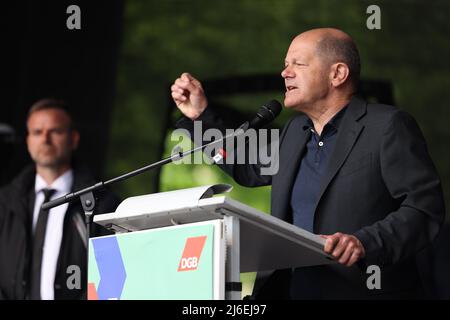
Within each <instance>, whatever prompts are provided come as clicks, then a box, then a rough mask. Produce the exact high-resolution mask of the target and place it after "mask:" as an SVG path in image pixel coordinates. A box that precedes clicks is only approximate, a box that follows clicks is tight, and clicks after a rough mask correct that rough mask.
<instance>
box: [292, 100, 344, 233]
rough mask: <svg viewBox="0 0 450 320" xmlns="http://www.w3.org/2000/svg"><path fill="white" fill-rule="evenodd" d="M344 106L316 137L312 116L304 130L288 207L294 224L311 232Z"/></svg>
mask: <svg viewBox="0 0 450 320" xmlns="http://www.w3.org/2000/svg"><path fill="white" fill-rule="evenodd" d="M346 109H347V107H344V108H343V109H342V110H341V111H339V112H338V113H337V114H336V115H335V116H334V117H333V118H332V119H331V120H330V121H329V122H328V123H327V124H326V125H325V126H324V127H323V130H322V134H321V135H320V136H319V135H318V134H317V133H316V131H315V130H314V125H313V123H312V121H311V119H307V121H306V122H305V124H304V126H303V130H310V131H311V135H310V139H309V141H308V142H307V144H306V149H305V153H304V154H303V158H302V160H301V163H300V166H299V169H298V173H297V178H296V179H295V183H294V187H293V188H292V194H291V208H292V215H293V223H294V225H296V226H298V227H300V228H302V229H305V230H308V231H310V232H313V230H314V211H315V209H316V208H315V205H316V203H317V200H318V199H317V198H318V197H319V192H320V183H321V180H322V178H323V176H324V174H325V171H326V168H327V165H328V161H329V158H330V155H331V152H333V149H334V146H335V143H336V137H337V131H338V127H339V123H340V120H341V119H342V116H343V115H344V113H345V110H346Z"/></svg>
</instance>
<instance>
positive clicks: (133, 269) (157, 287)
mask: <svg viewBox="0 0 450 320" xmlns="http://www.w3.org/2000/svg"><path fill="white" fill-rule="evenodd" d="M213 235H214V226H213V225H204V226H194V227H192V226H191V227H176V228H174V227H170V228H162V229H158V230H150V231H142V232H133V233H130V234H122V235H118V236H117V237H118V243H119V247H120V251H121V253H122V259H123V261H124V265H125V270H126V273H127V279H126V282H125V286H124V290H123V292H122V296H121V299H212V298H213ZM198 236H207V238H206V241H205V245H204V247H203V250H202V253H201V256H200V260H199V262H198V267H197V269H196V270H189V271H180V272H179V271H178V266H179V263H180V259H181V257H182V254H183V250H184V247H185V244H186V239H187V238H190V237H198Z"/></svg>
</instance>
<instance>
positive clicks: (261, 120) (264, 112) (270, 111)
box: [249, 100, 283, 129]
mask: <svg viewBox="0 0 450 320" xmlns="http://www.w3.org/2000/svg"><path fill="white" fill-rule="evenodd" d="M282 108H283V107H282V106H281V103H279V102H278V101H277V100H270V101H269V102H268V103H266V104H265V105H263V106H261V108H259V110H258V112H257V113H256V117H254V118H253V119H252V120H251V121H250V122H249V128H253V129H258V128H261V127H264V126H265V125H266V124H269V123H270V122H272V121H273V120H274V119H275V118H276V117H277V116H278V115H279V114H280V112H281V109H282Z"/></svg>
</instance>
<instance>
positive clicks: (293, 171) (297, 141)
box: [272, 117, 311, 221]
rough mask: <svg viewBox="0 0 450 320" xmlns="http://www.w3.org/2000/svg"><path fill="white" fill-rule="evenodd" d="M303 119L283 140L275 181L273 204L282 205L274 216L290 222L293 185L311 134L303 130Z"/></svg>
mask: <svg viewBox="0 0 450 320" xmlns="http://www.w3.org/2000/svg"><path fill="white" fill-rule="evenodd" d="M302 120H303V117H301V118H298V119H296V120H294V121H293V123H292V126H293V127H292V128H288V132H286V136H285V138H284V140H283V145H282V146H281V148H282V150H280V152H281V153H282V154H280V169H279V170H280V171H279V174H278V175H277V179H276V182H275V181H274V184H275V185H274V186H273V189H274V190H276V191H275V192H273V193H272V194H273V197H274V198H277V199H273V201H272V203H278V204H280V205H279V206H277V207H273V208H272V215H274V216H275V217H277V218H280V219H283V220H285V221H289V220H290V219H291V218H290V217H289V210H288V207H289V201H290V198H291V190H292V185H293V184H294V181H295V178H296V177H297V171H298V167H299V165H300V161H301V158H302V154H303V152H304V150H305V146H306V143H307V141H308V140H309V138H310V135H311V132H310V131H309V130H304V129H303V124H304V121H302Z"/></svg>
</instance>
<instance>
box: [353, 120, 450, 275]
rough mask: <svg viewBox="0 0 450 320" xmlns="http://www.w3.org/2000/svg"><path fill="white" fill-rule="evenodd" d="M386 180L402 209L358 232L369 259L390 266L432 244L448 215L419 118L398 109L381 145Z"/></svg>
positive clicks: (381, 157)
mask: <svg viewBox="0 0 450 320" xmlns="http://www.w3.org/2000/svg"><path fill="white" fill-rule="evenodd" d="M380 166H381V173H382V178H383V181H384V183H385V185H386V188H387V189H388V191H389V193H390V195H391V197H392V198H393V199H395V200H396V201H397V202H398V203H399V207H398V210H396V211H394V212H391V213H390V214H388V215H387V216H386V217H385V218H384V219H383V220H381V221H378V222H376V223H374V224H373V225H370V226H367V227H364V228H362V229H360V230H359V231H357V232H356V233H355V236H356V237H357V238H358V239H359V240H360V241H361V242H362V244H363V246H364V248H365V251H366V257H365V259H364V262H365V264H367V265H370V264H377V265H378V266H380V267H381V266H388V265H392V264H395V263H398V262H401V261H403V260H404V259H407V258H409V257H411V256H413V255H415V254H416V253H417V252H418V251H420V250H421V249H422V248H424V247H425V246H426V245H428V244H429V243H430V242H431V241H432V240H433V239H434V238H435V237H436V235H437V234H438V232H439V229H440V226H441V225H442V223H443V221H444V218H445V205H444V197H443V192H442V187H441V182H440V179H439V177H438V174H437V172H436V169H435V167H434V165H433V162H432V160H431V158H430V156H429V154H428V150H427V146H426V143H425V139H424V137H423V135H422V133H421V131H420V129H419V127H418V125H417V123H416V121H415V120H414V119H413V118H412V117H411V116H410V115H408V114H407V113H405V112H402V111H398V112H396V113H395V114H394V116H393V117H392V121H391V122H390V124H389V125H387V126H386V130H385V132H384V134H383V137H382V140H381V146H380Z"/></svg>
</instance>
